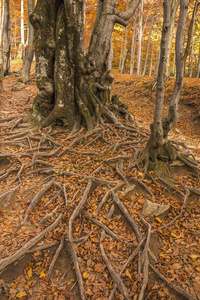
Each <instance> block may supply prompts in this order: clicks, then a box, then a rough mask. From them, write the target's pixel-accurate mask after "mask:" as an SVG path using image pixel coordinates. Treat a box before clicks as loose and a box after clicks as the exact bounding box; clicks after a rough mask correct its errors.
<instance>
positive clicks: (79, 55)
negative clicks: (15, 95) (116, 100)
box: [30, 0, 140, 130]
mask: <svg viewBox="0 0 200 300" xmlns="http://www.w3.org/2000/svg"><path fill="white" fill-rule="evenodd" d="M139 3H140V0H136V1H132V2H131V4H130V6H129V7H128V8H127V9H126V10H125V11H123V12H117V11H116V0H99V1H98V5H97V13H96V20H95V24H94V28H93V32H92V36H91V39H90V44H89V50H88V53H87V55H85V54H84V26H83V24H84V13H83V11H84V9H83V5H84V1H83V0H81V1H72V0H63V1H62V0H61V1H57V0H54V1H50V0H48V1H46V0H39V1H38V2H37V5H36V8H35V10H34V12H33V14H32V15H31V16H30V21H31V23H32V25H33V27H34V30H35V53H36V72H37V86H38V88H39V93H38V95H37V96H36V98H35V100H34V104H33V108H32V116H33V117H34V118H36V119H37V121H41V124H42V126H48V125H52V124H55V123H56V122H58V121H62V123H63V124H65V125H66V124H67V125H68V127H69V129H73V128H76V127H77V126H79V125H80V124H81V123H82V124H84V125H85V126H86V127H87V128H88V129H89V130H90V129H92V128H93V127H94V126H95V125H96V124H97V123H98V122H102V117H105V118H107V119H109V120H112V121H114V122H115V121H116V119H115V118H114V117H113V114H112V113H111V112H110V111H109V110H108V109H107V108H106V107H105V104H108V103H109V102H110V87H111V84H112V81H113V77H112V76H110V75H109V70H107V69H106V65H107V57H108V53H109V52H110V45H111V35H112V31H113V27H114V24H115V23H119V24H121V25H123V26H127V21H128V20H129V19H130V17H131V16H132V15H133V13H134V12H135V10H136V9H137V7H138V5H139ZM116 122H117V121H116Z"/></svg>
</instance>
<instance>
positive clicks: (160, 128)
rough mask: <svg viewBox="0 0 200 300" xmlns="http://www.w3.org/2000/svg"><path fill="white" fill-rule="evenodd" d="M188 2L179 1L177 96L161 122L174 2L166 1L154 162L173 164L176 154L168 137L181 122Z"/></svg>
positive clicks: (151, 149) (152, 143)
mask: <svg viewBox="0 0 200 300" xmlns="http://www.w3.org/2000/svg"><path fill="white" fill-rule="evenodd" d="M188 2H189V0H181V1H180V13H179V20H178V28H177V34H176V82H175V87H174V92H173V95H172V97H171V100H170V103H169V112H168V116H167V117H166V118H165V119H162V113H163V103H164V87H165V80H166V64H167V48H168V42H169V34H170V32H169V26H170V22H171V0H165V1H164V21H163V30H162V40H161V53H160V63H159V70H158V79H157V92H156V106H155V112H154V122H153V124H152V125H151V136H150V139H149V142H148V147H149V156H150V158H151V159H152V160H153V161H156V160H157V159H158V158H159V159H161V160H174V159H176V157H177V154H176V151H175V150H174V148H173V147H172V146H171V144H170V143H169V141H168V139H167V136H168V132H169V131H170V129H171V128H172V127H173V126H175V125H176V123H177V120H178V102H179V98H180V92H181V89H182V85H183V77H184V43H183V37H184V32H185V25H186V16H187V9H188Z"/></svg>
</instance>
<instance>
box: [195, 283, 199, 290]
mask: <svg viewBox="0 0 200 300" xmlns="http://www.w3.org/2000/svg"><path fill="white" fill-rule="evenodd" d="M194 289H195V290H196V291H198V292H200V284H198V283H194Z"/></svg>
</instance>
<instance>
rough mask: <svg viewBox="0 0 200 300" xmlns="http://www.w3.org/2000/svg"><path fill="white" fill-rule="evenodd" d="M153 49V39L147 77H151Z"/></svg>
mask: <svg viewBox="0 0 200 300" xmlns="http://www.w3.org/2000/svg"><path fill="white" fill-rule="evenodd" d="M153 48H154V39H153V42H152V48H151V60H150V66H149V77H151V72H152V64H153Z"/></svg>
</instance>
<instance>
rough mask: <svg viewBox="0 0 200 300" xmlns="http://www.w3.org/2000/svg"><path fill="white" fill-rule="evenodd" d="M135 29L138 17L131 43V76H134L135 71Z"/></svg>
mask: <svg viewBox="0 0 200 300" xmlns="http://www.w3.org/2000/svg"><path fill="white" fill-rule="evenodd" d="M135 28H136V17H135V18H134V23H133V35H132V42H131V65H130V74H133V71H134V62H135Z"/></svg>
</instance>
